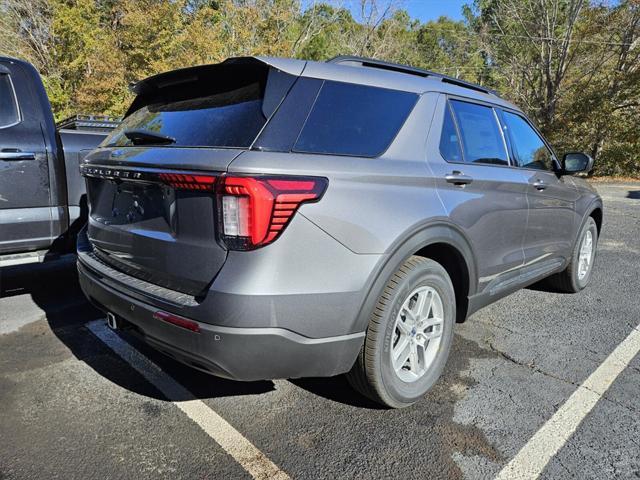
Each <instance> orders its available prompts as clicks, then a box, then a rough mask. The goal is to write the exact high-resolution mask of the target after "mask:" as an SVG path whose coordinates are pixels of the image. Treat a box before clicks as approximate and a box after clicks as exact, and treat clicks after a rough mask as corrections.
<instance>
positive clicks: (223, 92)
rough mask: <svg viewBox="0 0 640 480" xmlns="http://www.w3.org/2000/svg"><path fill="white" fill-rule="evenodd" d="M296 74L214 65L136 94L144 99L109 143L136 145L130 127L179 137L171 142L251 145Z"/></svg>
mask: <svg viewBox="0 0 640 480" xmlns="http://www.w3.org/2000/svg"><path fill="white" fill-rule="evenodd" d="M294 80H295V77H292V76H290V75H287V74H284V73H282V72H280V71H277V70H274V69H270V68H269V67H267V66H266V65H265V66H262V67H252V68H247V67H246V66H226V68H218V69H217V70H216V69H215V67H214V68H213V69H211V70H209V71H208V72H207V73H206V74H200V75H198V76H197V77H196V78H194V80H193V81H188V82H180V84H178V85H175V86H170V87H169V88H166V89H165V90H166V91H162V89H160V91H159V92H154V94H153V95H152V96H149V98H145V99H143V101H141V100H140V98H138V99H136V103H138V104H140V103H143V104H144V105H143V106H142V107H140V108H138V109H137V110H135V111H134V112H133V113H131V114H130V115H129V116H127V117H126V118H125V119H124V121H123V122H122V124H121V125H120V127H119V128H118V129H117V130H115V131H114V132H113V133H112V134H111V135H109V137H107V139H106V140H105V142H104V145H106V146H131V145H133V143H132V141H131V140H130V139H129V138H127V136H126V135H125V133H126V132H127V131H129V132H131V131H144V132H150V133H153V134H158V135H162V136H164V137H170V138H172V139H174V140H175V142H172V143H170V144H168V145H167V146H178V147H224V148H247V147H249V146H250V145H251V144H252V143H253V141H254V139H255V138H256V136H257V135H258V133H259V132H260V130H261V129H262V127H263V126H264V124H265V123H266V121H267V119H268V118H269V116H270V115H271V114H272V113H273V110H274V109H275V107H276V106H277V105H278V104H279V103H280V101H281V100H282V98H283V97H284V95H285V94H286V92H287V90H288V89H289V87H290V86H291V84H292V83H293V81H294ZM136 103H134V106H135V105H136ZM151 143H152V142H151Z"/></svg>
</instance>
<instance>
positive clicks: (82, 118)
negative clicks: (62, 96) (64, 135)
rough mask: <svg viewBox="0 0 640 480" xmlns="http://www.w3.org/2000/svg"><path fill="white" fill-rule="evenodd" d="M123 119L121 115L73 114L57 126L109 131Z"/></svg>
mask: <svg viewBox="0 0 640 480" xmlns="http://www.w3.org/2000/svg"><path fill="white" fill-rule="evenodd" d="M121 121H122V119H121V118H119V117H109V116H107V115H73V116H71V117H69V118H65V119H64V120H60V121H59V122H58V123H57V124H56V127H57V128H58V129H59V130H63V129H65V130H94V131H100V132H108V131H110V130H113V129H114V128H116V127H117V126H118V125H120V122H121Z"/></svg>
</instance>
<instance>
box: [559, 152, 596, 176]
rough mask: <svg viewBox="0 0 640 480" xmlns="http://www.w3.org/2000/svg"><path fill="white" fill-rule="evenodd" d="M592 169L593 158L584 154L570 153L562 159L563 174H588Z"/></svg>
mask: <svg viewBox="0 0 640 480" xmlns="http://www.w3.org/2000/svg"><path fill="white" fill-rule="evenodd" d="M592 168H593V158H591V157H590V156H589V155H587V154H586V153H580V152H571V153H566V154H565V155H564V157H562V170H563V171H564V173H589V172H590V171H591V169H592Z"/></svg>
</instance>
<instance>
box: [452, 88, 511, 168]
mask: <svg viewBox="0 0 640 480" xmlns="http://www.w3.org/2000/svg"><path fill="white" fill-rule="evenodd" d="M451 107H452V108H453V112H454V114H455V119H456V121H457V122H458V128H459V129H460V135H461V136H462V149H463V153H464V161H465V162H470V163H488V164H494V165H508V164H509V161H508V157H507V151H506V149H505V145H504V140H503V138H502V134H501V133H500V128H499V126H498V121H497V118H496V115H495V113H494V111H493V108H491V107H485V106H484V105H478V104H475V103H469V102H461V101H458V100H452V101H451Z"/></svg>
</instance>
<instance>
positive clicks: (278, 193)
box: [218, 176, 327, 250]
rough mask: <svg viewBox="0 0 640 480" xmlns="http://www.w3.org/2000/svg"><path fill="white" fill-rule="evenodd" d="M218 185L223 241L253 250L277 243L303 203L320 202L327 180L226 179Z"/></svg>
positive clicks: (293, 178) (299, 178)
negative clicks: (276, 240)
mask: <svg viewBox="0 0 640 480" xmlns="http://www.w3.org/2000/svg"><path fill="white" fill-rule="evenodd" d="M218 185H219V187H218V195H219V200H218V205H219V209H220V219H221V225H220V236H221V238H222V240H223V241H224V243H225V245H226V246H227V247H228V248H230V249H233V250H252V249H255V248H259V247H263V246H265V245H268V244H269V243H271V242H273V241H274V240H275V239H276V238H277V237H278V235H280V234H281V233H282V232H283V231H284V229H285V228H286V226H287V224H288V223H289V221H290V220H291V218H292V217H293V214H294V213H295V212H296V210H297V209H298V207H299V206H300V205H301V204H303V203H307V202H315V201H317V200H319V199H320V197H322V194H323V193H324V191H325V189H326V188H327V179H326V178H321V177H233V176H223V177H221V178H220V180H219V184H218Z"/></svg>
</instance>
